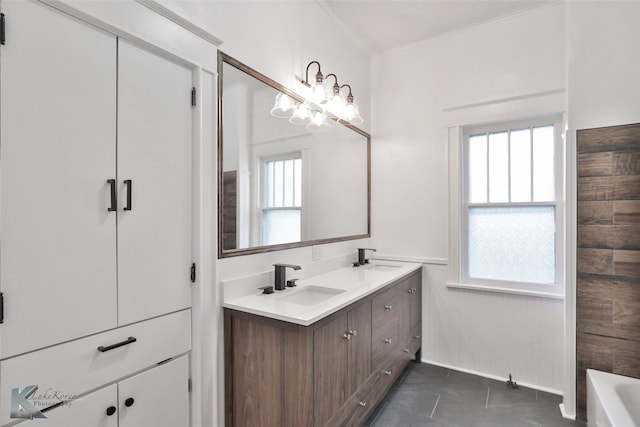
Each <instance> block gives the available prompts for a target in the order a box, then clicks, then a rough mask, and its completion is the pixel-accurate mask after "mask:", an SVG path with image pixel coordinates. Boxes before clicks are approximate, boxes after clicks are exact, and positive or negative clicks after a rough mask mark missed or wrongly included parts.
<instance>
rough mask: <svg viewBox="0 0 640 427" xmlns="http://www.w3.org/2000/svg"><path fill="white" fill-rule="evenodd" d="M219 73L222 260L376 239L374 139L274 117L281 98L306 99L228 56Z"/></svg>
mask: <svg viewBox="0 0 640 427" xmlns="http://www.w3.org/2000/svg"><path fill="white" fill-rule="evenodd" d="M218 67H219V87H218V89H219V97H220V98H219V106H220V108H219V129H218V137H219V141H218V144H219V146H218V153H219V159H218V163H219V198H218V200H219V205H220V206H219V256H220V257H227V256H235V255H242V254H249V253H256V252H266V251H271V250H278V249H286V248H291V247H299V246H305V245H312V244H318V243H328V242H333V241H340V240H349V239H357V238H365V237H369V210H370V208H369V203H370V202H369V200H370V197H369V187H370V171H369V168H370V136H369V135H368V134H367V133H365V132H363V131H361V130H360V129H358V128H355V127H354V126H352V125H345V124H343V123H340V122H339V121H337V120H335V118H334V119H333V120H331V119H330V120H329V126H328V127H322V129H318V130H315V129H314V128H310V127H307V126H300V125H296V124H295V121H290V120H289V118H286V117H275V116H274V115H273V114H272V113H271V111H272V110H273V108H274V100H276V98H277V97H280V98H282V94H284V95H286V97H287V99H290V100H291V101H292V102H294V103H296V104H297V105H301V104H303V103H304V100H303V99H302V98H300V97H299V96H297V95H296V94H294V93H292V92H291V91H289V90H288V89H286V88H284V87H282V86H279V85H277V84H276V83H275V82H273V81H272V80H270V79H268V78H267V77H265V76H263V75H262V74H260V73H258V72H256V71H255V70H253V69H251V68H249V67H247V66H246V65H244V64H242V63H239V62H238V61H236V60H235V59H233V58H231V57H229V56H227V55H225V54H223V53H219V64H218ZM307 105H309V104H308V103H307ZM312 108H316V109H319V108H320V107H317V106H315V107H313V106H312Z"/></svg>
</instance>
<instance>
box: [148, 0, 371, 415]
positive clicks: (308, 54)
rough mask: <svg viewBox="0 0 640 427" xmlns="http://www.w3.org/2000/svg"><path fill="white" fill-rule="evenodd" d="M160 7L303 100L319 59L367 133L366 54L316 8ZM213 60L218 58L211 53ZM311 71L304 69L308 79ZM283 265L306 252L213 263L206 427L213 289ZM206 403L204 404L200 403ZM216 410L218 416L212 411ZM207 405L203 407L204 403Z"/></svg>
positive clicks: (349, 249)
mask: <svg viewBox="0 0 640 427" xmlns="http://www.w3.org/2000/svg"><path fill="white" fill-rule="evenodd" d="M160 3H161V4H162V5H163V6H164V7H166V8H168V9H169V10H171V11H173V12H174V13H176V14H178V15H180V16H182V17H183V18H185V19H187V20H188V21H190V22H192V23H194V24H195V25H197V26H199V27H201V28H203V29H204V30H206V31H208V32H209V33H211V34H213V35H214V36H216V37H218V38H220V39H222V41H223V44H222V45H221V46H220V50H222V51H223V52H225V53H227V54H229V55H231V56H233V57H234V58H236V59H238V60H239V61H241V62H243V63H245V64H246V65H248V66H250V67H252V68H254V69H255V70H257V71H259V72H260V73H262V74H265V75H267V76H268V77H270V78H271V79H273V80H275V81H276V82H278V83H280V84H282V85H284V86H285V87H288V88H290V89H292V90H293V91H294V92H298V93H299V94H301V95H305V91H306V90H307V89H306V88H305V87H304V86H303V85H302V84H301V83H300V82H299V80H300V79H303V78H304V75H305V68H306V66H307V64H308V63H309V62H311V61H313V60H317V61H319V62H320V64H321V65H322V71H323V73H324V74H325V75H326V74H328V73H335V74H336V75H337V76H338V78H339V82H340V84H344V83H349V84H351V86H352V88H353V91H354V95H355V96H356V101H357V103H358V105H359V107H360V112H361V115H362V116H363V118H364V119H365V122H364V124H363V125H361V126H360V127H361V128H363V129H365V130H368V129H369V124H370V123H371V120H370V114H369V111H370V96H369V92H370V58H369V54H368V53H367V52H366V50H365V49H364V48H362V47H361V46H360V45H358V44H357V43H356V42H354V41H353V39H352V38H351V36H350V35H349V34H348V33H347V32H346V30H345V29H344V28H343V27H342V26H341V25H340V24H338V23H337V21H336V20H335V18H334V17H333V16H331V15H329V14H328V13H327V11H326V10H325V9H324V8H323V7H322V6H321V5H320V4H319V3H318V2H315V1H295V2H293V1H237V0H234V1H176V0H169V1H165V0H160ZM211 55H212V56H214V57H215V55H216V52H215V51H214V50H212V52H211ZM316 71H317V70H316V69H315V68H314V67H311V69H310V77H312V76H313V75H315V72H316ZM362 245H368V243H367V242H366V241H365V242H363V241H362V240H360V241H349V242H344V243H337V244H329V245H322V248H321V258H322V259H323V260H326V259H328V258H331V257H338V256H343V255H344V254H350V253H352V254H354V255H353V256H354V258H355V248H357V247H358V246H362ZM277 262H286V263H293V264H302V265H309V264H311V263H312V249H311V247H307V248H299V249H292V250H286V251H278V252H271V253H266V254H257V255H250V256H243V257H235V258H227V259H224V260H220V261H219V262H218V264H217V279H215V280H213V281H212V283H210V286H211V287H213V288H214V289H213V292H212V299H211V301H205V302H204V307H203V310H210V312H211V319H213V320H212V324H211V327H212V328H218V335H217V337H218V354H217V360H215V358H214V360H212V363H213V364H214V366H215V364H216V363H217V368H218V374H217V377H212V378H211V381H212V382H214V384H215V385H217V390H214V391H213V392H210V393H209V394H208V396H212V400H214V401H212V402H211V406H209V407H205V408H204V409H205V411H208V413H205V422H208V420H213V421H212V425H224V421H223V420H224V418H223V417H224V411H223V406H222V403H223V402H222V400H223V396H224V375H223V369H222V360H223V359H222V353H223V343H222V313H221V309H220V304H221V301H220V289H219V283H220V281H223V280H229V279H233V278H238V277H243V276H246V275H251V274H256V273H263V272H266V271H271V270H272V269H273V267H272V264H274V263H277ZM205 398H206V397H205ZM216 403H217V411H216ZM205 406H206V404H205ZM216 421H217V422H216Z"/></svg>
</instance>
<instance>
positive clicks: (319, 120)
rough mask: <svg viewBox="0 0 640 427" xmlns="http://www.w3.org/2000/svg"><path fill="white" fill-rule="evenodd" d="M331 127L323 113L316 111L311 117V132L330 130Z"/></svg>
mask: <svg viewBox="0 0 640 427" xmlns="http://www.w3.org/2000/svg"><path fill="white" fill-rule="evenodd" d="M329 128H331V125H330V124H329V122H328V121H327V118H326V117H325V115H324V114H323V113H322V111H316V112H314V113H313V114H312V116H311V122H310V123H309V124H308V125H307V129H309V130H329Z"/></svg>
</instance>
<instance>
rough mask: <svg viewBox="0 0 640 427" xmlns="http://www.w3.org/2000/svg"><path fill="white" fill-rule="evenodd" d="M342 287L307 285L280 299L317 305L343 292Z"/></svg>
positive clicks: (300, 303) (293, 302)
mask: <svg viewBox="0 0 640 427" xmlns="http://www.w3.org/2000/svg"><path fill="white" fill-rule="evenodd" d="M343 292H344V290H342V289H331V288H324V287H321V286H305V287H304V288H303V289H300V290H298V291H295V293H292V294H291V295H284V296H282V297H281V298H279V299H280V301H284V302H288V303H292V304H299V305H315V304H318V303H321V302H322V301H325V300H327V299H329V298H331V297H334V296H336V295H339V294H341V293H343Z"/></svg>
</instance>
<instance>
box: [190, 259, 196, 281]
mask: <svg viewBox="0 0 640 427" xmlns="http://www.w3.org/2000/svg"><path fill="white" fill-rule="evenodd" d="M191 283H196V263H195V262H194V263H193V264H191Z"/></svg>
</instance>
